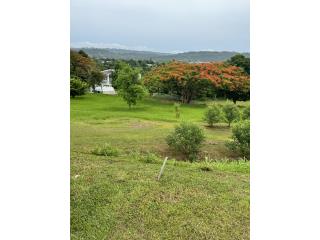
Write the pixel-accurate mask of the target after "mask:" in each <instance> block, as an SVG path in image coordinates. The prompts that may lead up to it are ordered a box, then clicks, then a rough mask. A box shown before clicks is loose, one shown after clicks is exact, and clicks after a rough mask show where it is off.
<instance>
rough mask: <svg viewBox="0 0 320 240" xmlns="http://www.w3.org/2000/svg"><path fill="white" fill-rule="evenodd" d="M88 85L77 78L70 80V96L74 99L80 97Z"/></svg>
mask: <svg viewBox="0 0 320 240" xmlns="http://www.w3.org/2000/svg"><path fill="white" fill-rule="evenodd" d="M87 88H88V84H87V83H85V82H83V81H81V80H80V79H79V78H77V77H71V78H70V96H71V97H72V98H74V97H75V96H81V95H84V94H85V93H86V90H87Z"/></svg>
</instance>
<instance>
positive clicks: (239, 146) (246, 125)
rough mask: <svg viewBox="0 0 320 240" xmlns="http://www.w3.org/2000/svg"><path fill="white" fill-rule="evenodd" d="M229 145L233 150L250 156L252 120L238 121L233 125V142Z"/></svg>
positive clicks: (244, 155)
mask: <svg viewBox="0 0 320 240" xmlns="http://www.w3.org/2000/svg"><path fill="white" fill-rule="evenodd" d="M227 146H228V147H229V148H230V149H231V150H233V151H239V152H240V154H241V155H242V156H243V157H246V158H247V159H249V158H250V121H249V120H245V121H241V122H238V123H237V124H235V125H234V126H233V127H232V142H229V143H228V144H227Z"/></svg>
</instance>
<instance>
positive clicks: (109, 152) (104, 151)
mask: <svg viewBox="0 0 320 240" xmlns="http://www.w3.org/2000/svg"><path fill="white" fill-rule="evenodd" d="M92 154H94V155H98V156H109V157H110V156H118V155H119V150H118V149H117V148H115V147H113V146H111V145H110V144H108V143H105V144H104V145H102V146H99V147H97V148H95V149H94V150H93V151H92Z"/></svg>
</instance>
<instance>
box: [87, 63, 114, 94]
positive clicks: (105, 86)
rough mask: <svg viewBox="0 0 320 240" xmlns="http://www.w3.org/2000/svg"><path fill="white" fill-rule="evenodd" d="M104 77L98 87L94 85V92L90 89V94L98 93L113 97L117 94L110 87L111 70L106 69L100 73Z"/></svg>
mask: <svg viewBox="0 0 320 240" xmlns="http://www.w3.org/2000/svg"><path fill="white" fill-rule="evenodd" d="M101 72H102V73H103V75H104V79H103V80H102V82H101V84H100V85H95V88H94V91H93V89H92V88H90V92H99V93H103V94H109V95H115V94H117V93H116V91H115V90H114V88H113V87H112V79H111V78H110V75H111V73H112V72H114V70H113V69H107V70H103V71H101Z"/></svg>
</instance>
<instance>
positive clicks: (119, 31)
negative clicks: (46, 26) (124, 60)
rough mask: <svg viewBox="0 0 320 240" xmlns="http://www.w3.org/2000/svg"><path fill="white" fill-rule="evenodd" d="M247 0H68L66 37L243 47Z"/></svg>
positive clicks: (144, 46)
mask: <svg viewBox="0 0 320 240" xmlns="http://www.w3.org/2000/svg"><path fill="white" fill-rule="evenodd" d="M249 15H250V14H249V0H228V1H227V0H171V1H169V0H104V1H103V0H90V1H88V0H71V42H72V44H79V43H91V45H94V44H96V47H99V46H100V47H103V46H105V47H109V46H110V47H112V46H114V47H115V48H124V49H135V50H153V51H163V52H172V51H187V50H206V49H212V50H236V51H249V21H250V19H249V17H250V16H249Z"/></svg>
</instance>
